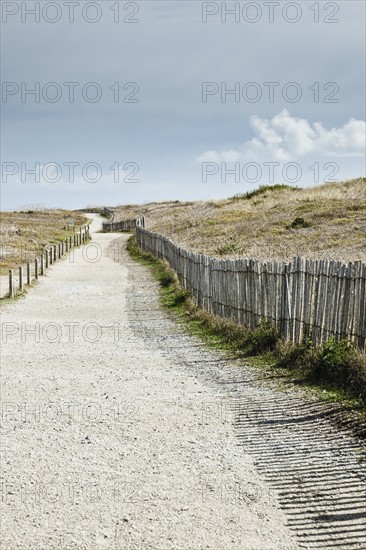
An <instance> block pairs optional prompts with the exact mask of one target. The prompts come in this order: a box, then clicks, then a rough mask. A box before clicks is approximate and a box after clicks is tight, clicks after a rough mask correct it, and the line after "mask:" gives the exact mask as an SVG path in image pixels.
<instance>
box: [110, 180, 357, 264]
mask: <svg viewBox="0 0 366 550" xmlns="http://www.w3.org/2000/svg"><path fill="white" fill-rule="evenodd" d="M116 211H117V216H116V221H118V220H119V219H126V218H132V217H137V216H138V215H139V214H140V213H142V214H144V216H145V220H146V227H147V228H148V229H150V230H151V231H156V232H159V233H162V234H164V235H166V236H168V237H169V238H171V239H172V240H173V241H174V242H176V243H178V244H180V245H181V246H183V247H186V248H189V249H191V250H194V251H196V252H199V253H205V254H209V255H212V256H217V257H225V258H233V257H236V256H238V255H240V256H246V257H250V258H256V259H261V260H268V259H273V260H289V259H291V258H292V257H293V256H306V257H308V258H313V259H317V258H322V259H326V258H331V259H335V260H340V261H343V262H348V261H354V260H362V261H366V178H359V179H356V180H350V181H345V182H341V183H328V184H323V185H320V186H317V187H312V188H296V187H289V186H285V185H275V186H262V187H260V188H259V189H257V190H254V191H253V192H251V193H245V194H243V195H236V196H234V197H230V198H228V199H225V200H211V201H199V202H180V201H174V202H172V201H170V202H160V203H159V202H156V203H149V204H144V205H121V206H118V207H117V208H116Z"/></svg>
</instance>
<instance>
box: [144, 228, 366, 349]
mask: <svg viewBox="0 0 366 550" xmlns="http://www.w3.org/2000/svg"><path fill="white" fill-rule="evenodd" d="M136 237H137V243H138V245H139V247H140V248H141V249H142V250H144V251H147V252H150V253H151V254H153V255H154V256H157V257H159V258H161V259H163V260H166V261H167V262H168V263H169V264H170V266H171V267H172V268H173V269H174V270H175V272H176V273H177V276H178V278H179V281H180V283H181V284H182V286H183V287H184V288H185V289H186V290H187V291H188V293H189V294H190V295H191V297H192V298H193V299H194V301H195V302H196V303H197V305H198V306H199V307H201V308H203V309H205V310H207V311H209V312H210V313H214V314H216V315H219V316H220V317H223V318H226V319H231V320H232V321H235V322H237V323H240V324H243V325H246V326H248V327H250V328H254V327H255V326H257V325H258V323H259V321H260V320H262V319H263V320H266V321H268V322H269V323H270V324H271V325H273V326H276V327H278V329H279V331H280V335H281V336H282V337H283V338H285V339H286V340H288V341H291V342H295V343H300V342H302V341H304V340H305V339H307V338H310V339H311V340H312V341H313V342H314V344H315V345H319V344H321V343H322V342H324V341H325V340H327V339H328V338H329V337H330V336H335V337H336V338H337V339H343V338H346V339H348V340H350V341H352V342H354V344H355V346H357V347H358V348H361V349H364V348H365V342H366V265H365V264H364V263H362V262H353V263H349V264H348V265H344V264H342V263H341V262H336V261H329V260H309V259H306V258H300V257H296V258H294V259H293V261H292V262H291V263H288V262H280V261H273V262H260V261H257V260H251V259H246V258H240V259H235V260H226V259H216V258H212V257H209V256H205V255H203V254H196V253H194V252H190V251H188V250H185V249H183V248H181V247H179V246H177V245H175V244H174V243H173V242H172V241H171V240H170V239H168V238H167V237H164V236H162V235H159V234H157V233H152V232H150V231H148V230H145V229H144V228H143V227H141V226H139V225H137V227H136Z"/></svg>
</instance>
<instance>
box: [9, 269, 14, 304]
mask: <svg viewBox="0 0 366 550" xmlns="http://www.w3.org/2000/svg"><path fill="white" fill-rule="evenodd" d="M9 296H10V298H14V274H13V270H12V269H9Z"/></svg>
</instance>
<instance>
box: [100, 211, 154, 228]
mask: <svg viewBox="0 0 366 550" xmlns="http://www.w3.org/2000/svg"><path fill="white" fill-rule="evenodd" d="M137 226H140V227H144V226H145V218H144V216H142V215H141V216H140V217H139V218H138V219H137V220H136V219H131V220H121V221H119V222H106V223H103V231H111V232H113V231H133V230H135V229H136V227H137Z"/></svg>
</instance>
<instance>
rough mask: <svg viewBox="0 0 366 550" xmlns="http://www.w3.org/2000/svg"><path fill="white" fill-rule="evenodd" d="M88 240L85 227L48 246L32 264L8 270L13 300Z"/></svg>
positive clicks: (88, 233)
mask: <svg viewBox="0 0 366 550" xmlns="http://www.w3.org/2000/svg"><path fill="white" fill-rule="evenodd" d="M89 239H90V227H89V225H85V226H83V227H80V228H78V230H77V231H76V232H75V233H74V234H73V235H71V236H70V237H67V238H66V239H64V240H63V241H62V242H60V243H57V244H54V245H50V246H49V247H48V248H47V249H46V250H44V252H42V253H40V254H38V255H36V257H35V258H34V260H33V261H32V262H27V264H25V265H21V266H19V267H18V268H17V269H16V270H13V269H9V293H8V296H9V297H10V298H13V297H14V296H15V295H16V294H17V292H21V291H22V290H24V287H25V285H30V284H31V283H32V281H34V280H37V279H38V278H39V277H40V276H41V275H44V274H45V272H46V270H47V269H48V268H49V267H50V266H51V265H53V264H54V263H55V262H56V261H57V260H58V259H60V258H62V257H63V256H64V255H65V254H68V253H69V252H70V251H71V250H72V249H73V248H76V247H78V246H80V245H82V244H85V243H86V242H87V241H88V240H89Z"/></svg>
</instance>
